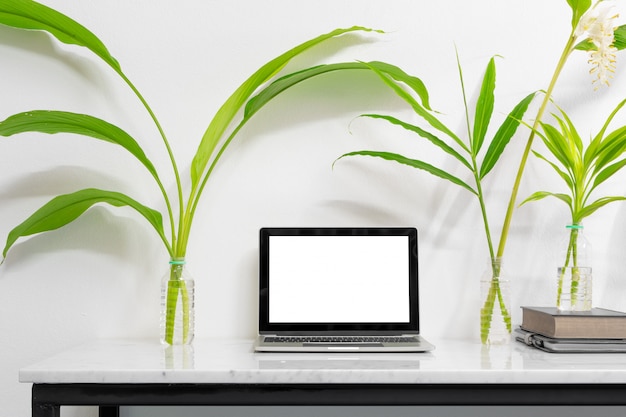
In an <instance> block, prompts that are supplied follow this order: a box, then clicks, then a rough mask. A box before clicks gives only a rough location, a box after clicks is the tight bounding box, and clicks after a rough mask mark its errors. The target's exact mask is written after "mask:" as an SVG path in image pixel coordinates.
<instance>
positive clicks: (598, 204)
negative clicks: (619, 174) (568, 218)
mask: <svg viewBox="0 0 626 417" xmlns="http://www.w3.org/2000/svg"><path fill="white" fill-rule="evenodd" d="M624 200H626V197H621V196H618V197H603V198H599V199H597V200H596V201H594V202H593V203H591V204H588V205H587V206H585V207H584V208H583V209H582V210H580V212H579V213H578V216H579V218H580V219H584V218H585V217H588V216H590V215H592V214H593V213H594V212H595V211H596V210H598V209H600V208H602V207H604V206H606V205H607V204H609V203H613V202H615V201H624Z"/></svg>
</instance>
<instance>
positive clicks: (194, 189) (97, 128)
mask: <svg viewBox="0 0 626 417" xmlns="http://www.w3.org/2000/svg"><path fill="white" fill-rule="evenodd" d="M0 24H3V25H7V26H10V27H13V28H17V29H25V30H38V31H44V32H47V33H49V34H50V35H52V36H54V37H55V38H56V39H57V40H58V41H60V42H63V43H66V44H70V45H77V46H79V47H84V48H86V49H88V50H90V51H91V52H93V53H94V54H95V55H96V56H97V57H99V58H100V59H101V60H102V61H103V62H104V63H106V64H107V65H108V66H109V67H110V68H111V69H113V71H114V72H115V73H116V74H117V75H118V76H119V77H120V78H121V79H122V80H123V81H124V83H125V84H126V85H127V86H128V87H129V88H130V89H131V90H132V91H133V92H134V94H135V95H136V96H137V98H138V99H139V101H140V102H141V103H142V105H143V106H144V108H145V110H146V111H147V113H148V114H149V115H150V117H151V119H152V121H153V123H154V125H155V127H156V129H157V130H158V132H159V135H160V138H161V141H162V143H163V145H164V147H165V150H166V152H167V154H168V156H169V161H170V163H171V169H172V172H173V175H174V178H175V183H176V189H175V193H174V195H169V194H168V193H167V191H166V189H165V187H164V185H163V182H162V179H161V175H160V173H159V172H158V171H157V170H156V168H155V166H154V165H153V164H152V162H151V161H150V160H149V158H148V157H147V156H146V154H145V152H144V151H143V149H142V147H141V145H140V144H139V142H138V141H137V140H135V139H134V138H133V137H131V136H130V135H129V134H128V133H127V132H125V131H124V130H123V129H121V128H119V127H117V126H115V125H113V124H111V123H109V122H106V121H104V120H102V119H99V118H97V117H94V116H90V115H86V114H78V113H72V112H66V111H57V110H32V111H27V112H22V113H18V114H15V115H12V116H10V117H8V118H6V119H5V120H4V121H2V122H0V135H2V136H7V137H8V136H13V135H17V134H21V133H30V132H41V133H47V134H56V133H71V134H76V135H80V136H82V137H85V138H90V139H98V140H102V141H105V142H109V143H112V144H115V145H118V146H121V147H122V148H124V149H125V150H127V151H128V152H130V153H131V154H132V155H133V156H134V157H135V158H136V159H137V160H138V161H139V162H140V163H141V164H142V165H143V166H144V167H145V168H146V169H147V170H148V172H149V173H150V175H151V176H152V178H153V179H154V181H155V183H156V185H157V187H158V188H159V190H160V193H161V195H162V197H163V200H164V202H165V207H166V219H167V224H168V226H169V227H165V226H164V224H163V215H162V213H161V212H159V211H158V210H155V209H153V208H150V207H147V206H145V205H143V204H141V203H139V202H138V201H136V200H135V199H133V198H131V197H130V196H128V195H125V194H122V193H119V192H115V191H109V190H101V189H95V188H88V189H83V190H78V191H75V192H72V193H69V194H65V195H60V196H57V197H55V198H53V199H52V200H50V201H49V202H48V203H46V204H44V205H43V206H42V207H41V208H40V209H38V210H37V211H35V212H34V213H33V214H32V215H30V216H29V217H28V218H27V219H26V220H25V221H24V222H22V223H21V224H19V225H18V226H16V227H15V228H14V229H13V230H11V232H10V233H9V235H8V237H7V241H6V244H5V247H4V250H3V252H2V255H3V257H4V258H6V256H7V252H8V251H9V249H10V248H11V247H12V246H13V245H14V244H15V242H16V241H17V240H18V239H20V238H22V237H26V236H30V235H33V234H37V233H42V232H47V231H51V230H55V229H58V228H60V227H62V226H65V225H67V224H68V223H70V222H72V221H74V220H75V219H76V218H78V217H79V216H80V215H82V214H83V213H84V212H85V211H87V210H88V209H89V208H91V207H92V206H94V205H96V204H100V203H104V204H109V205H111V206H115V207H122V206H127V207H130V208H132V209H134V210H135V211H136V212H138V213H139V214H140V215H141V216H142V217H143V218H145V219H146V220H147V221H148V222H149V223H150V225H151V226H152V227H153V228H154V230H155V231H156V233H157V234H158V236H159V238H160V239H161V241H162V242H163V244H164V246H165V249H166V250H167V252H168V254H169V256H170V258H172V259H176V260H178V261H177V262H175V263H172V264H171V268H170V276H171V279H172V280H180V273H178V272H177V271H180V265H178V263H179V262H180V259H182V258H184V257H185V255H186V251H187V245H188V243H189V236H190V232H191V226H192V223H193V219H194V216H195V214H196V209H197V206H198V202H199V201H200V197H201V195H202V192H203V190H204V187H205V185H206V183H207V181H208V180H209V178H210V176H211V173H212V172H213V170H214V168H215V166H216V164H217V163H218V161H219V160H220V158H221V156H222V155H223V153H224V151H225V150H226V148H227V147H228V145H229V144H230V143H231V141H232V140H233V139H234V138H235V136H236V135H237V133H238V132H239V131H240V130H241V129H242V128H243V127H244V125H245V124H246V123H247V122H248V121H249V120H250V118H251V117H252V116H253V115H254V114H256V113H257V112H258V111H259V110H260V109H261V108H262V107H263V106H265V105H266V104H267V103H268V102H269V101H271V99H272V98H274V97H276V96H277V95H278V94H280V93H281V92H283V91H285V90H287V89H288V88H290V87H292V86H294V85H296V84H298V83H299V82H301V81H304V80H306V79H309V78H311V77H315V76H318V75H322V74H325V73H328V72H332V71H339V70H370V69H371V68H378V70H379V71H381V72H383V73H385V74H390V76H394V74H395V73H396V72H397V68H396V67H394V66H392V65H387V64H383V63H376V62H374V63H370V64H364V63H358V62H349V63H343V64H342V63H339V64H329V65H320V66H316V67H312V68H308V69H305V70H302V71H298V72H296V73H293V74H291V75H288V76H284V77H281V78H277V74H278V73H279V72H280V71H281V70H282V69H283V68H284V66H285V65H286V64H287V63H288V62H289V61H291V60H292V59H293V58H294V57H296V56H298V55H300V54H302V53H304V52H305V51H307V50H309V49H310V48H312V47H314V46H316V45H318V44H320V43H322V42H324V41H327V40H329V39H331V38H335V37H338V36H341V35H343V34H346V33H350V32H371V31H372V29H369V28H364V27H359V26H354V27H351V28H347V29H336V30H333V31H331V32H329V33H326V34H323V35H320V36H318V37H316V38H314V39H311V40H309V41H306V42H304V43H302V44H300V45H298V46H296V47H294V48H293V49H290V50H289V51H287V52H285V53H284V54H282V55H280V56H278V57H276V58H274V59H272V60H271V61H269V62H268V63H267V64H265V65H263V66H262V67H260V68H259V69H258V70H257V71H256V72H254V73H253V74H252V75H251V76H250V77H249V78H248V79H247V80H245V81H244V82H243V83H242V84H241V85H240V86H239V88H237V90H236V91H235V92H234V93H233V94H232V95H231V96H230V97H229V98H228V99H227V100H226V102H224V104H223V105H222V106H221V107H220V109H219V110H218V111H217V113H216V114H215V116H214V117H213V119H212V120H211V121H210V123H209V125H208V127H207V129H206V131H205V133H204V135H203V136H202V139H201V141H200V143H199V146H198V149H197V151H196V154H195V156H194V158H193V161H192V164H191V172H190V176H191V187H190V190H188V195H187V197H185V196H184V194H185V190H184V189H183V186H182V182H181V179H180V178H181V177H180V172H179V169H178V165H177V162H176V159H175V158H174V154H173V151H172V148H171V146H170V142H169V140H168V138H167V136H166V134H165V132H164V130H163V129H162V127H161V124H160V123H159V121H158V119H157V117H156V115H155V114H154V112H153V111H152V109H151V107H150V106H149V105H148V103H147V101H146V100H145V99H144V97H143V96H142V95H141V93H140V92H139V90H138V89H137V88H136V87H135V85H134V84H133V83H132V82H131V81H130V79H129V77H127V75H126V74H125V73H124V72H123V71H122V67H121V66H120V64H119V62H118V61H117V60H116V59H115V58H114V57H113V56H112V55H111V54H110V53H109V51H108V49H107V48H106V46H105V45H104V44H103V43H102V41H101V40H100V39H98V37H97V36H96V35H94V34H93V33H92V32H90V31H89V30H88V29H87V28H85V27H84V26H82V25H81V24H79V23H78V22H76V21H75V20H73V19H71V18H69V17H68V16H65V15H64V14H62V13H59V12H58V11H56V10H54V9H52V8H49V7H47V6H45V5H42V4H40V3H37V2H35V1H32V0H3V1H2V2H0ZM272 80H275V81H276V82H275V83H272V84H268V82H270V81H272ZM414 89H415V91H416V93H417V94H423V92H422V91H420V86H419V85H414ZM242 110H243V111H242ZM168 229H169V231H168ZM3 261H4V260H3ZM182 291H183V298H184V295H185V293H186V289H185V288H182ZM167 299H168V306H167V312H168V313H167V317H166V321H167V324H166V329H168V332H167V334H166V341H167V342H168V343H172V337H173V335H172V333H171V332H170V331H169V329H173V323H174V319H175V317H174V312H175V303H176V302H177V301H176V300H177V298H176V297H169V295H168V297H167ZM170 312H171V314H170Z"/></svg>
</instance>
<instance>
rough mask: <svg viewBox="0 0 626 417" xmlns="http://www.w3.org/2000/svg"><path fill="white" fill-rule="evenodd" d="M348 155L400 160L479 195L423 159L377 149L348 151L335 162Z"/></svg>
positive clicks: (457, 179)
mask: <svg viewBox="0 0 626 417" xmlns="http://www.w3.org/2000/svg"><path fill="white" fill-rule="evenodd" d="M348 156H371V157H375V158H382V159H385V160H387V161H394V162H398V163H400V164H403V165H408V166H410V167H413V168H417V169H421V170H424V171H426V172H428V173H430V174H432V175H434V176H436V177H439V178H443V179H445V180H448V181H450V182H452V183H454V184H456V185H460V186H461V187H463V188H465V189H466V190H468V191H470V192H471V193H472V194H475V195H477V192H476V191H475V190H474V189H473V188H472V187H470V186H469V185H467V184H466V183H465V182H464V181H463V180H461V179H459V178H457V177H455V176H454V175H451V174H448V173H447V172H445V171H444V170H442V169H439V168H437V167H434V166H432V165H430V164H427V163H426V162H423V161H419V160H416V159H409V158H406V157H404V156H402V155H398V154H394V153H389V152H377V151H356V152H349V153H346V154H344V155H341V156H340V157H339V158H337V159H336V160H335V162H337V161H338V160H340V159H342V158H345V157H348Z"/></svg>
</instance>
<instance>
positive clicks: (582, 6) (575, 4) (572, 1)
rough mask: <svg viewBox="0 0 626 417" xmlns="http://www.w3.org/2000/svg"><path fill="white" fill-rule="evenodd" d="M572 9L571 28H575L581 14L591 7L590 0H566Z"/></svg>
mask: <svg viewBox="0 0 626 417" xmlns="http://www.w3.org/2000/svg"><path fill="white" fill-rule="evenodd" d="M567 4H569V6H570V7H571V8H572V28H574V29H575V28H576V26H577V25H578V21H579V20H580V18H581V17H582V15H583V14H585V12H586V11H587V10H588V9H589V8H590V7H591V0H567Z"/></svg>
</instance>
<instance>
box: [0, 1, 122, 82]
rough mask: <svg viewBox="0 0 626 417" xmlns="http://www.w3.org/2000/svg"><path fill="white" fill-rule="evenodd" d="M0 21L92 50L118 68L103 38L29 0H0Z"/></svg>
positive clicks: (119, 69)
mask: <svg viewBox="0 0 626 417" xmlns="http://www.w3.org/2000/svg"><path fill="white" fill-rule="evenodd" d="M0 24H3V25H6V26H11V27H14V28H18V29H28V30H43V31H46V32H48V33H50V34H51V35H53V36H54V37H56V38H57V39H58V40H59V41H61V42H63V43H66V44H71V45H78V46H82V47H85V48H88V49H89V50H91V51H92V52H93V53H94V54H96V55H98V56H99V57H100V58H102V59H103V60H104V61H105V62H106V63H107V64H109V65H110V66H111V67H113V68H114V69H115V70H116V71H117V72H121V68H120V65H119V63H118V62H117V60H116V59H115V58H113V56H111V54H110V53H109V51H108V50H107V48H106V47H105V46H104V44H103V43H102V41H101V40H100V39H98V37H97V36H96V35H94V34H93V33H91V32H90V31H89V30H88V29H87V28H85V27H84V26H83V25H81V24H80V23H78V22H76V21H74V20H72V19H71V18H69V17H67V16H65V15H64V14H62V13H59V12H57V11H56V10H54V9H51V8H49V7H47V6H44V5H43V4H40V3H37V2H35V1H32V0H2V1H0Z"/></svg>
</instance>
